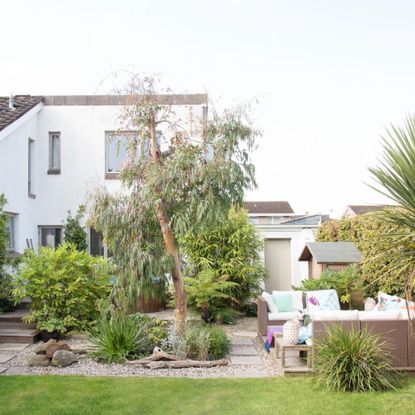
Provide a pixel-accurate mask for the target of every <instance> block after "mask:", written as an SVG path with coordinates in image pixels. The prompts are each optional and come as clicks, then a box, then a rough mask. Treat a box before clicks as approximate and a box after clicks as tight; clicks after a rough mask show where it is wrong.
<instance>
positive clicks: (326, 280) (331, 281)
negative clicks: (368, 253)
mask: <svg viewBox="0 0 415 415" xmlns="http://www.w3.org/2000/svg"><path fill="white" fill-rule="evenodd" d="M360 288H361V282H360V280H359V278H358V276H357V271H356V265H350V266H349V267H347V268H345V269H343V270H341V271H328V270H327V271H324V272H323V273H322V274H321V276H320V277H319V278H310V279H308V280H304V281H303V282H302V285H301V287H299V289H301V290H302V291H314V290H328V289H335V290H336V291H337V295H338V296H339V299H340V301H341V302H342V303H344V304H346V303H349V304H351V302H350V300H351V295H352V293H353V292H354V291H356V290H359V289H360Z"/></svg>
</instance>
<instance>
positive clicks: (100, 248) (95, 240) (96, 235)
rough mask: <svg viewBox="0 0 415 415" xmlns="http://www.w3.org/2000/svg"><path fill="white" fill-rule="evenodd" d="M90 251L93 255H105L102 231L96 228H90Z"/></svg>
mask: <svg viewBox="0 0 415 415" xmlns="http://www.w3.org/2000/svg"><path fill="white" fill-rule="evenodd" d="M89 253H90V254H91V255H93V256H104V243H103V238H102V233H101V232H97V231H96V230H95V229H94V228H90V229H89Z"/></svg>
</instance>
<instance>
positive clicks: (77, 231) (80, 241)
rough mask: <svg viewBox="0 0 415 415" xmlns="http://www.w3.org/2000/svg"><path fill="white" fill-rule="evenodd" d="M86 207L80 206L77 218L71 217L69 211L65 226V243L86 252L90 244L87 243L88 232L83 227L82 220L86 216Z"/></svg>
mask: <svg viewBox="0 0 415 415" xmlns="http://www.w3.org/2000/svg"><path fill="white" fill-rule="evenodd" d="M84 211H85V209H84V207H83V206H80V207H79V209H78V212H77V213H76V215H75V216H72V215H71V211H70V210H69V211H68V217H67V218H66V221H65V222H64V224H63V232H64V238H65V242H67V243H68V244H74V245H75V247H76V249H77V250H78V251H86V250H87V248H88V244H87V242H86V232H85V229H84V228H83V227H82V226H81V219H82V216H83V215H84Z"/></svg>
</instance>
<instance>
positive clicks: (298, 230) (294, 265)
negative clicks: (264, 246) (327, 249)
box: [256, 225, 318, 289]
mask: <svg viewBox="0 0 415 415" xmlns="http://www.w3.org/2000/svg"><path fill="white" fill-rule="evenodd" d="M256 227H257V229H258V231H259V232H260V234H261V236H262V237H263V238H264V240H266V239H286V240H290V247H291V253H290V258H289V260H290V262H291V275H289V276H287V277H288V278H289V279H290V284H289V285H294V286H299V285H301V281H302V280H304V279H307V278H308V263H307V262H300V261H298V258H299V256H300V254H301V252H302V250H303V249H304V246H305V244H306V242H313V241H315V232H316V231H317V229H318V226H313V227H303V226H298V225H292V226H284V225H275V226H272V225H267V226H261V225H257V226H256ZM287 285H288V284H287ZM271 288H272V287H270V288H269V289H271ZM273 289H275V288H273Z"/></svg>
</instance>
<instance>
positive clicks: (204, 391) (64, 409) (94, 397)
mask: <svg viewBox="0 0 415 415" xmlns="http://www.w3.org/2000/svg"><path fill="white" fill-rule="evenodd" d="M414 396H415V381H414V380H410V381H408V382H407V383H406V385H405V386H404V387H403V388H402V389H400V390H399V391H392V392H384V393H365V394H358V393H353V394H352V393H339V392H337V393H335V392H325V391H323V390H321V389H316V388H315V387H314V386H313V380H312V378H285V379H281V378H280V379H278V378H272V379H269V378H268V379H205V380H198V379H183V378H182V379H179V378H170V379H169V378H131V377H129V378H120V377H118V378H115V377H108V378H103V377H80V376H76V377H75V376H73V377H72V376H10V377H9V376H0V414H2V415H3V414H14V415H18V414H25V415H26V414H30V415H36V414H42V415H44V414H52V413H54V414H57V415H65V414H76V415H81V414H88V415H92V414H101V415H103V414H123V415H129V414H134V415H137V414H145V415H151V414H163V415H165V414H172V415H179V414H191V415H195V414H209V415H214V414H221V415H222V414H225V415H228V414H229V415H232V414H235V415H236V414H237V415H244V414H249V415H260V414H264V415H271V414H272V415H275V414H288V415H295V414H301V415H304V414H310V415H314V414H317V415H323V414H330V415H333V414H342V415H344V414H359V415H360V414H376V415H379V414H391V413H396V411H398V412H399V413H412V411H413V408H414Z"/></svg>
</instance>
